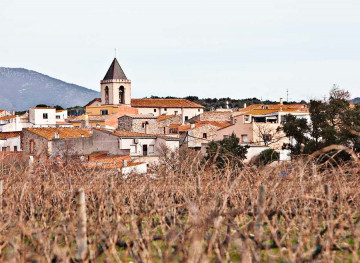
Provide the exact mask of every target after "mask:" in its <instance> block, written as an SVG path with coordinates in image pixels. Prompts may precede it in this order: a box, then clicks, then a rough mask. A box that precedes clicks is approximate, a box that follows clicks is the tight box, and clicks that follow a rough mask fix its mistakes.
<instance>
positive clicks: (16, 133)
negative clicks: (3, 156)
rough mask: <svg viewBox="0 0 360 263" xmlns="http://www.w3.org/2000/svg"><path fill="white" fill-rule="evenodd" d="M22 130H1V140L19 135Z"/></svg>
mask: <svg viewBox="0 0 360 263" xmlns="http://www.w3.org/2000/svg"><path fill="white" fill-rule="evenodd" d="M20 134H21V132H0V140H6V139H9V138H14V137H19V136H20Z"/></svg>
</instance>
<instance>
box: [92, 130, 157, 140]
mask: <svg viewBox="0 0 360 263" xmlns="http://www.w3.org/2000/svg"><path fill="white" fill-rule="evenodd" d="M96 130H99V131H102V132H106V133H108V134H112V135H114V136H118V137H121V138H126V137H128V138H133V137H137V138H144V137H146V138H148V137H150V138H156V135H155V134H146V133H140V132H131V131H125V130H115V131H108V130H104V129H96Z"/></svg>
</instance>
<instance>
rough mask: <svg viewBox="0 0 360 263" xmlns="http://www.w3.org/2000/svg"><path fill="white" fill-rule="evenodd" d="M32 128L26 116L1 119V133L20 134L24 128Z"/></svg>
mask: <svg viewBox="0 0 360 263" xmlns="http://www.w3.org/2000/svg"><path fill="white" fill-rule="evenodd" d="M29 127H32V124H31V123H29V119H28V117H27V116H26V115H22V116H18V115H12V116H5V117H1V118H0V132H18V131H22V129H23V128H29Z"/></svg>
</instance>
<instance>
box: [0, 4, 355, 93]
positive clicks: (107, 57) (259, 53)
mask: <svg viewBox="0 0 360 263" xmlns="http://www.w3.org/2000/svg"><path fill="white" fill-rule="evenodd" d="M0 28H1V37H0V66H4V67H23V68H27V69H32V70H35V71H38V72H41V73H44V74H47V75H50V76H52V77H55V78H59V79H61V80H64V81H66V82H70V83H75V84H78V85H81V86H85V87H87V88H91V89H95V90H99V89H100V84H99V81H100V79H102V78H103V77H104V75H105V73H106V71H107V69H108V67H109V66H110V63H111V61H112V59H113V57H114V48H117V50H118V51H117V58H118V60H119V62H120V64H121V66H122V68H123V69H124V71H125V74H126V75H127V76H128V78H130V79H131V80H132V96H133V97H145V96H150V95H158V96H187V95H195V96H199V97H232V98H247V97H258V98H260V97H262V98H263V99H273V100H278V98H280V97H284V98H286V89H289V98H290V99H292V100H300V99H310V98H320V97H322V96H323V95H324V94H327V93H328V91H329V89H330V88H331V86H332V84H334V83H336V84H338V85H340V87H341V88H344V89H347V90H349V91H350V92H351V94H352V96H353V97H356V96H360V52H359V48H360V31H359V30H360V1H359V0H336V1H334V0H332V1H331V0H327V1H325V0H324V1H321V0H266V1H265V0H263V1H260V0H237V1H229V0H221V1H220V0H218V1H212V0H206V1H205V0H191V1H187V0H182V1H178V0H176V1H172V0H167V1H165V0H164V1H155V0H153V1H139V0H118V1H115V0H102V1H92V0H87V1H79V0H41V1H40V0H31V1H30V0H22V1H20V0H0Z"/></svg>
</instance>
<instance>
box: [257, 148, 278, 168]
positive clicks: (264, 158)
mask: <svg viewBox="0 0 360 263" xmlns="http://www.w3.org/2000/svg"><path fill="white" fill-rule="evenodd" d="M277 160H279V153H278V152H276V151H275V150H274V149H267V150H264V151H262V152H261V153H260V154H259V156H257V158H256V159H255V164H257V165H258V166H261V165H267V164H268V163H271V162H273V161H277Z"/></svg>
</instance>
